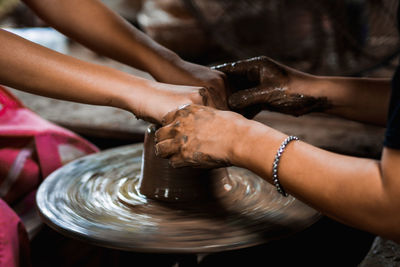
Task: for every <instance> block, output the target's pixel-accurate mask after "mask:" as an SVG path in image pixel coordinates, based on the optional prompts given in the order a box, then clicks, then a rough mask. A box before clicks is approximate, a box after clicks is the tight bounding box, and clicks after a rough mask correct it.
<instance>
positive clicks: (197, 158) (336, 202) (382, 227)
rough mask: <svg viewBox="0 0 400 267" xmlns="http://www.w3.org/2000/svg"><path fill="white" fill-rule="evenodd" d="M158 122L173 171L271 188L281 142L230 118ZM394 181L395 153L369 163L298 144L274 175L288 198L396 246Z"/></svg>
mask: <svg viewBox="0 0 400 267" xmlns="http://www.w3.org/2000/svg"><path fill="white" fill-rule="evenodd" d="M165 121H166V125H165V126H164V127H163V128H160V129H159V130H158V132H157V133H156V137H157V145H156V151H157V153H158V154H159V155H160V156H163V157H166V158H170V162H171V164H172V165H173V166H175V167H176V166H178V167H179V166H188V165H189V166H190V165H191V166H200V167H218V166H221V165H236V166H240V167H243V168H247V169H249V170H251V171H253V172H255V173H257V174H258V175H259V176H260V177H262V178H263V179H265V180H266V181H268V182H270V183H271V182H272V163H273V161H274V157H275V154H276V151H277V149H278V148H279V146H280V145H281V143H282V141H283V140H284V139H285V138H286V135H285V134H283V133H281V132H279V131H277V130H274V129H272V128H270V127H268V126H265V125H264V124H261V123H258V122H256V121H251V120H247V119H245V118H244V117H242V116H240V115H239V114H236V113H233V112H229V111H217V110H215V109H211V108H208V107H201V106H196V105H194V106H189V107H185V108H183V109H180V110H178V111H177V112H172V113H170V114H168V115H167V116H166V117H165ZM177 121H179V124H176V122H177ZM183 137H184V138H183ZM399 174H400V152H399V151H397V150H392V149H388V148H385V149H384V150H383V156H382V159H381V161H376V160H371V159H363V158H356V157H350V156H344V155H339V154H335V153H331V152H328V151H325V150H322V149H319V148H316V147H314V146H311V145H309V144H306V143H304V142H301V141H294V142H291V143H290V144H289V145H288V146H287V147H286V150H285V151H284V153H283V155H282V157H281V161H280V164H279V168H278V175H279V179H280V183H281V184H282V186H283V188H284V189H285V190H286V191H287V192H288V193H290V194H292V195H294V196H295V197H297V198H299V199H300V200H302V201H304V202H305V203H307V204H309V205H310V206H312V207H314V208H316V209H318V210H319V211H321V212H323V213H324V214H326V215H327V216H330V217H332V218H334V219H336V220H338V221H341V222H343V223H346V224H348V225H351V226H353V227H357V228H360V229H363V230H366V231H369V232H372V233H374V234H377V235H381V236H384V237H387V238H389V239H393V240H395V241H400V228H399V227H398V226H399V225H400V212H399V211H400V198H399V195H400V176H399Z"/></svg>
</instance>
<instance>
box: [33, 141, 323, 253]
mask: <svg viewBox="0 0 400 267" xmlns="http://www.w3.org/2000/svg"><path fill="white" fill-rule="evenodd" d="M142 151H143V145H142V144H137V145H131V146H125V147H120V148H116V149H111V150H107V151H104V152H101V153H98V154H93V155H89V156H86V157H83V158H81V159H78V160H76V161H74V162H71V163H69V164H67V165H66V166H64V167H62V168H60V169H58V170H57V171H55V172H54V173H52V174H51V175H50V176H49V177H48V178H47V179H46V180H45V181H44V182H43V183H42V185H41V186H40V188H39V190H38V193H37V205H38V208H39V212H40V214H41V216H42V218H43V219H44V221H45V222H46V223H47V224H48V225H49V226H51V227H52V228H54V229H55V230H57V231H59V232H61V233H63V234H65V235H67V236H70V237H73V238H77V239H79V240H85V241H88V242H89V243H92V244H96V245H100V246H105V247H111V248H116V249H122V250H132V251H147V252H167V253H189V252H190V253H200V252H216V251H223V250H230V249H238V248H243V247H249V246H253V245H257V244H260V243H265V242H267V241H269V240H272V239H277V238H280V237H283V236H287V235H290V234H292V233H294V232H297V231H300V230H302V229H304V228H306V227H308V226H309V225H311V224H312V223H314V222H315V221H316V220H317V219H318V218H319V213H317V212H316V211H315V210H313V209H311V208H309V207H308V206H306V205H304V204H303V203H301V202H300V201H298V200H296V199H294V198H293V197H288V198H284V197H281V196H280V195H279V194H278V193H276V190H275V188H274V187H273V186H271V185H269V184H268V183H266V182H264V181H262V180H261V179H260V178H259V177H257V176H255V175H254V174H252V173H250V172H248V171H246V170H243V169H239V168H235V167H230V168H228V169H227V170H228V173H229V177H227V176H226V177H223V178H222V180H221V182H222V183H225V182H228V181H229V184H228V183H225V184H224V185H223V186H222V188H221V190H219V192H217V193H216V199H215V200H212V201H211V200H210V201H203V202H202V203H201V204H194V203H165V202H161V201H157V200H152V199H147V198H146V197H144V196H143V195H141V194H140V193H139V192H138V190H137V186H138V182H139V178H140V169H141V160H142ZM200 202H201V201H200Z"/></svg>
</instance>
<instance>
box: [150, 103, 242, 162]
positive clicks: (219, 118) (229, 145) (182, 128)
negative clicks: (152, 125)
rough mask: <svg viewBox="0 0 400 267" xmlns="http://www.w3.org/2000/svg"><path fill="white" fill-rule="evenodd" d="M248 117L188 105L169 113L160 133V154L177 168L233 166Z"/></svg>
mask: <svg viewBox="0 0 400 267" xmlns="http://www.w3.org/2000/svg"><path fill="white" fill-rule="evenodd" d="M243 120H245V118H244V117H243V116H241V115H240V114H238V113H234V112H230V111H222V110H216V109H213V108H210V107H205V106H199V105H187V106H185V107H182V108H180V109H178V110H175V111H173V112H170V113H168V114H167V115H166V116H165V117H164V119H163V127H162V128H160V129H159V130H158V131H157V132H156V134H155V135H156V143H157V144H156V155H158V156H161V157H164V158H169V159H170V164H171V165H172V166H173V167H183V166H192V167H201V168H213V167H222V166H229V165H231V159H230V157H231V155H232V151H233V149H234V145H233V144H234V143H235V142H236V139H237V138H238V136H240V130H239V128H240V127H238V126H239V125H240V123H241V122H243Z"/></svg>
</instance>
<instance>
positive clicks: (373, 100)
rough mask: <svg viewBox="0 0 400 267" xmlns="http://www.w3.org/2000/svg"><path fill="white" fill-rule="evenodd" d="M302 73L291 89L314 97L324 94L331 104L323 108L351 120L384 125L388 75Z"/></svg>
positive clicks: (388, 95)
mask: <svg viewBox="0 0 400 267" xmlns="http://www.w3.org/2000/svg"><path fill="white" fill-rule="evenodd" d="M305 77H306V78H305V79H303V78H299V81H300V82H298V83H297V84H298V85H296V86H297V87H298V88H294V90H295V91H296V92H298V93H300V94H304V95H311V96H313V97H317V98H318V97H325V98H326V99H327V100H328V103H329V105H330V108H329V109H327V110H325V111H324V112H326V113H328V114H332V115H336V116H340V117H343V118H346V119H350V120H355V121H360V122H366V123H371V124H375V125H380V126H385V125H386V119H387V118H386V117H387V110H388V105H389V99H390V79H374V78H347V77H317V76H311V75H306V76H305ZM295 80H296V78H295Z"/></svg>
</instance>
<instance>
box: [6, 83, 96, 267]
mask: <svg viewBox="0 0 400 267" xmlns="http://www.w3.org/2000/svg"><path fill="white" fill-rule="evenodd" d="M98 151H99V149H98V148H97V147H96V146H94V145H93V144H91V143H90V142H88V141H86V140H85V139H83V138H81V137H79V136H78V135H76V134H74V133H73V132H71V131H69V130H67V129H64V128H62V127H59V126H57V125H55V124H53V123H51V122H49V121H46V120H44V119H42V118H41V117H39V116H38V115H37V114H35V113H34V112H32V111H31V110H29V109H27V108H25V107H24V106H23V105H22V103H21V102H20V101H18V99H16V98H15V97H14V96H13V95H12V94H11V93H10V92H8V91H7V90H6V89H5V88H4V87H1V86H0V198H1V199H0V201H1V202H0V267H3V266H7V267H8V266H18V259H19V257H18V255H19V253H20V252H21V248H24V247H28V246H29V243H27V242H28V241H27V239H25V238H20V236H21V233H22V232H24V233H25V235H26V232H25V230H24V226H23V224H22V223H21V222H20V221H19V219H18V216H17V215H16V214H15V213H13V212H12V210H11V209H10V208H9V207H8V206H7V205H6V203H8V204H9V205H12V204H13V203H15V202H16V201H20V202H21V200H23V199H24V198H29V199H32V197H29V193H31V192H33V191H35V190H36V189H37V187H38V186H39V184H40V182H41V181H42V179H44V178H46V177H47V176H48V175H49V174H50V173H52V172H53V171H54V170H56V169H57V168H59V167H61V166H62V165H64V164H66V163H67V162H69V161H71V160H73V159H75V158H78V157H80V156H84V155H87V154H90V153H94V152H98ZM31 195H32V194H31ZM4 201H5V202H6V203H5V202H4ZM25 202H26V203H31V202H32V201H22V203H25ZM31 204H32V203H31ZM31 204H30V205H31ZM27 208H30V207H27ZM22 235H24V234H22Z"/></svg>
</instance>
